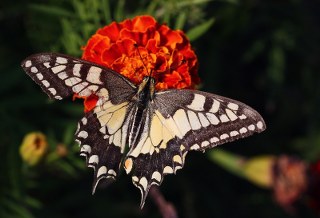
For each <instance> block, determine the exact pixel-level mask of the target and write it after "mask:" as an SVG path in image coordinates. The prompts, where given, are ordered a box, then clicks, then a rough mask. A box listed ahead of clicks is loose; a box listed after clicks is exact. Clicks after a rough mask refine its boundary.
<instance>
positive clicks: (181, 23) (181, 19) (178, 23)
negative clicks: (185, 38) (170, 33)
mask: <svg viewBox="0 0 320 218" xmlns="http://www.w3.org/2000/svg"><path fill="white" fill-rule="evenodd" d="M186 20H187V13H186V12H181V13H180V14H179V16H178V18H177V20H176V25H175V27H174V29H176V30H178V29H183V27H184V25H185V23H186Z"/></svg>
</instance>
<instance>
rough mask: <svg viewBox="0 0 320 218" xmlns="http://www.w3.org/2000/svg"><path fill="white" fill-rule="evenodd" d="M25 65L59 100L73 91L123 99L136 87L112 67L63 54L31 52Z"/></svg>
mask: <svg viewBox="0 0 320 218" xmlns="http://www.w3.org/2000/svg"><path fill="white" fill-rule="evenodd" d="M21 66H22V68H23V69H24V70H25V71H26V73H27V74H28V75H29V76H30V77H31V78H32V79H33V80H34V81H35V82H36V83H37V84H38V85H39V86H41V88H42V89H43V91H44V92H45V93H46V94H47V95H48V96H49V97H50V98H55V99H58V100H61V99H63V98H65V97H68V96H72V95H73V94H77V95H78V96H81V97H88V96H90V95H92V94H95V95H97V96H98V97H103V98H107V99H109V98H110V99H113V100H114V101H116V100H119V102H121V101H122V100H123V98H121V95H123V94H124V95H127V94H130V93H132V91H133V90H134V89H135V86H134V85H133V84H132V83H131V82H129V81H128V80H127V79H125V78H124V77H123V76H121V75H120V74H119V73H116V72H114V71H112V70H111V69H108V68H105V67H102V66H100V65H97V64H94V63H92V62H87V61H84V60H81V59H77V58H73V57H70V56H67V55H63V54H56V53H40V54H35V55H31V56H29V57H27V58H26V59H25V60H24V61H23V62H22V63H21ZM119 96H120V98H119Z"/></svg>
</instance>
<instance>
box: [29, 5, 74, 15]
mask: <svg viewBox="0 0 320 218" xmlns="http://www.w3.org/2000/svg"><path fill="white" fill-rule="evenodd" d="M30 8H31V9H32V10H35V11H39V12H41V13H44V14H49V15H53V16H55V17H68V18H74V14H73V13H72V12H70V11H68V10H65V9H62V8H60V7H56V6H52V5H49V6H47V5H38V4H31V5H30Z"/></svg>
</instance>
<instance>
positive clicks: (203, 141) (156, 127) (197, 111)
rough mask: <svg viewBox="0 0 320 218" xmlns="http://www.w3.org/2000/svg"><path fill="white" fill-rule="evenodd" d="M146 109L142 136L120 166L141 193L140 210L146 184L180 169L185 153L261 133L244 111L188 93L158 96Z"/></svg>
mask: <svg viewBox="0 0 320 218" xmlns="http://www.w3.org/2000/svg"><path fill="white" fill-rule="evenodd" d="M149 110H150V111H149V118H148V119H149V120H150V121H149V122H148V123H149V125H148V127H149V131H148V134H146V135H142V136H141V140H140V143H139V144H138V145H137V146H136V147H135V148H134V149H133V150H132V151H130V152H129V153H128V154H127V157H126V160H125V164H124V166H125V169H126V171H127V173H130V174H132V181H133V184H134V185H135V186H137V187H138V188H139V189H140V191H141V195H142V198H141V204H140V206H141V207H143V205H144V202H145V199H146V196H147V194H148V191H149V189H150V187H151V186H152V185H160V184H161V183H162V181H163V178H164V175H166V174H172V173H174V174H175V173H176V171H177V170H178V169H181V168H182V167H183V165H184V163H185V157H186V155H187V153H188V151H190V150H201V151H204V150H206V149H208V148H212V147H214V146H216V145H219V144H223V143H226V142H230V141H233V140H236V139H239V138H243V137H247V136H249V135H252V134H253V133H255V132H261V131H263V130H264V129H265V123H264V121H263V119H262V117H261V116H260V115H259V114H258V113H257V112H256V111H255V110H253V109H252V108H250V107H249V106H247V105H245V104H243V103H241V102H238V101H235V100H232V99H229V98H225V97H222V96H218V95H214V94H210V93H205V92H200V91H194V90H169V91H163V92H159V93H157V94H156V95H155V98H154V100H153V102H152V103H151V104H150V107H149Z"/></svg>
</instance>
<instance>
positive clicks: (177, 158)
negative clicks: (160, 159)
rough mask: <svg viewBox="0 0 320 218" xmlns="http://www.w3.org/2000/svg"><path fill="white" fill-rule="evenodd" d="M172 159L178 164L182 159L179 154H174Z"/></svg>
mask: <svg viewBox="0 0 320 218" xmlns="http://www.w3.org/2000/svg"><path fill="white" fill-rule="evenodd" d="M173 161H174V162H176V163H179V164H182V159H181V157H180V156H179V155H175V156H174V157H173Z"/></svg>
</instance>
